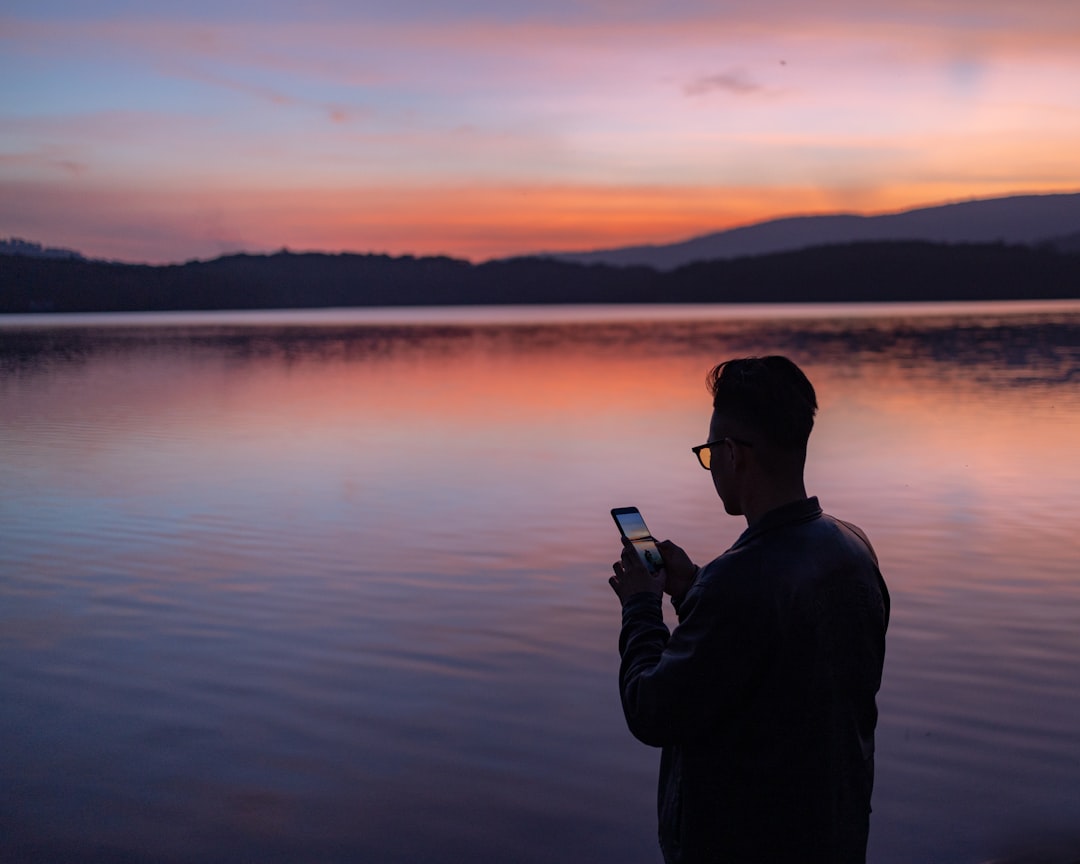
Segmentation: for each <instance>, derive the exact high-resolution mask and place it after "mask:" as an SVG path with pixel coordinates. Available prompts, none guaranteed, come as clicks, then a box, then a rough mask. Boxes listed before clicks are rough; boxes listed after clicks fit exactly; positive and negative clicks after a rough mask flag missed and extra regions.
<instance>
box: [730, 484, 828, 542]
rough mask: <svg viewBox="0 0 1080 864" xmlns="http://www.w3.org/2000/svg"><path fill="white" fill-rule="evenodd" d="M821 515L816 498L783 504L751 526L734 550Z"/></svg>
mask: <svg viewBox="0 0 1080 864" xmlns="http://www.w3.org/2000/svg"><path fill="white" fill-rule="evenodd" d="M820 515H821V505H820V504H818V499H817V497H816V496H812V497H810V498H804V499H802V500H801V501H792V502H791V503H790V504H782V505H781V506H779V507H777V508H776V509H774V510H770V511H769V512H768V513H766V514H765V515H764V516H762V517H761V518H760V519H758V521H757V522H755V523H754V524H753V525H750V526H749V527H748V528H747V529H746V530H745V531H743V533H742V534H740V535H739V539H738V540H736V541H735V545H734V546H732V547H731V548H732V549H738V548H739V547H741V546H745V545H747V544H748V543H752V542H753V541H754V540H756V539H757V538H758V537H760V536H761V535H762V534H765V533H767V532H769V531H774V530H775V529H777V528H781V527H783V526H785V525H795V524H797V523H799V522H812V521H813V520H814V519H817V518H818V517H819V516H820Z"/></svg>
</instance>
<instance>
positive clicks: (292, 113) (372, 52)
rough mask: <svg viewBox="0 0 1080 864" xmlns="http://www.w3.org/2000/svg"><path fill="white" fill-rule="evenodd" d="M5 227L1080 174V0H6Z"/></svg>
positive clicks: (4, 232)
mask: <svg viewBox="0 0 1080 864" xmlns="http://www.w3.org/2000/svg"><path fill="white" fill-rule="evenodd" d="M0 80H2V82H3V83H2V85H0V237H21V238H24V239H27V240H31V241H35V242H39V243H42V244H44V245H47V246H62V247H66V248H72V249H76V250H78V251H81V252H83V253H84V254H86V255H90V256H93V257H102V258H110V259H116V260H125V261H145V262H152V263H164V262H178V261H186V260H190V259H194V258H200V259H206V258H213V257H216V256H218V255H221V254H225V253H229V252H236V251H248V252H267V251H274V250H277V249H281V248H288V249H291V250H293V251H306V250H317V251H327V252H337V251H353V252H385V253H389V254H394V255H400V254H415V255H428V254H448V255H453V256H455V257H461V258H468V259H470V260H474V261H480V260H486V259H489V258H493V257H504V256H508V255H515V254H527V253H531V252H538V251H569V250H585V249H596V248H609V247H615V246H624V245H630V244H636V243H646V242H651V243H667V242H674V241H678V240H684V239H688V238H690V237H694V236H698V235H701V234H706V233H709V232H712V231H718V230H723V229H725V228H731V227H736V226H739V225H746V224H750V223H753V222H758V221H762V220H765V219H770V218H776V217H780V216H790V215H800V214H811V213H830V212H858V213H866V214H872V213H883V212H895V211H898V210H904V209H909V208H912V207H918V206H925V205H932V204H939V203H945V202H950V201H958V200H968V199H972V198H987V197H995V196H999V195H1009V194H1017V193H1032V192H1075V191H1080V4H1078V3H1077V0H814V2H807V0H621V2H618V3H616V2H612V0H582V2H569V0H545V2H543V3H538V2H535V0H532V2H528V3H526V2H522V0H498V2H496V0H464V2H455V3H447V2H445V0H443V2H437V0H395V2H382V0H378V2H362V0H359V2H358V0H353V2H345V0H308V2H304V3H292V2H281V0H259V2H254V0H251V2H231V0H218V2H209V0H186V2H184V3H170V2H160V0H95V2H94V3H88V2H85V0H79V2H72V0H5V2H4V4H3V5H2V6H0Z"/></svg>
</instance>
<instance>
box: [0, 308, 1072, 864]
mask: <svg viewBox="0 0 1080 864" xmlns="http://www.w3.org/2000/svg"><path fill="white" fill-rule="evenodd" d="M735 314H736V313H734V312H731V311H729V312H724V311H723V310H702V309H651V310H641V309H630V310H617V311H612V310H606V311H605V310H597V309H583V310H570V311H567V310H546V311H545V310H541V311H536V310H533V311H530V310H514V311H511V312H495V311H492V310H457V311H453V312H445V311H444V312H437V311H431V310H413V311H410V312H399V313H395V312H368V313H362V312H361V313H347V314H342V313H333V312H322V313H287V314H263V315H259V314H255V315H243V316H237V315H231V316H230V315H221V316H149V317H138V316H136V317H134V318H132V317H127V318H125V317H100V316H98V317H95V316H86V317H83V318H75V319H55V318H54V319H46V320H47V322H48V323H49V324H50V325H51V326H45V322H43V321H37V322H36V323H35V326H21V327H13V326H12V321H11V320H10V319H8V320H7V321H3V320H2V319H0V772H2V782H0V860H3V861H11V862H19V861H74V862H77V861H123V862H192V861H199V862H238V861H258V862H290V864H291V862H338V861H348V862H380V864H381V862H422V861H434V862H458V861H499V862H502V861H506V862H553V861H559V862H582V864H584V862H601V864H603V862H628V864H634V862H641V864H647V862H653V864H655V862H658V861H659V853H658V851H657V849H656V843H655V815H654V807H653V796H654V788H655V777H656V770H657V763H658V754H657V752H656V751H654V750H651V749H649V748H647V747H644V746H643V745H640V744H638V743H637V742H635V741H634V740H633V739H632V738H631V737H630V735H629V733H628V732H627V731H626V729H625V727H624V725H623V721H622V717H621V713H620V709H619V703H618V694H617V690H616V672H617V667H618V657H617V654H616V639H617V632H618V624H619V614H618V608H617V601H616V599H615V597H614V595H613V594H612V593H611V591H610V589H609V588H608V586H607V584H606V579H607V575H608V572H609V567H610V562H611V561H612V560H614V558H615V557H616V556H617V554H618V543H617V536H616V533H615V529H614V526H613V525H612V524H611V520H610V517H609V516H608V510H609V509H610V508H611V507H613V506H621V505H637V506H638V507H640V508H641V510H642V512H643V513H644V514H645V517H646V518H647V520H648V522H649V525H650V526H651V527H652V528H653V530H654V531H655V532H656V533H657V534H658V535H660V536H661V537H670V538H671V539H673V540H675V541H676V542H679V543H680V544H682V545H683V546H685V547H686V548H687V550H688V551H689V552H690V554H691V556H692V557H693V558H695V560H697V561H699V562H704V561H706V560H708V559H709V558H711V557H712V556H713V555H715V554H718V553H719V552H721V551H722V550H723V549H724V548H726V546H727V545H728V544H729V543H730V542H731V541H732V540H733V539H734V538H735V537H736V536H737V534H738V533H739V531H740V530H741V528H742V527H743V526H742V524H741V523H740V522H739V521H738V520H735V519H732V518H730V517H726V516H724V514H723V511H722V508H721V507H720V505H719V502H718V501H717V500H716V499H715V494H714V493H713V491H712V486H711V483H710V482H709V479H708V477H707V475H706V474H705V473H704V472H703V471H702V470H701V469H700V468H698V466H697V464H696V462H695V460H694V458H693V456H692V455H691V453H690V451H689V448H690V446H691V445H693V444H698V443H700V442H702V441H704V440H705V437H706V432H707V426H708V419H709V403H708V396H707V394H706V392H705V389H704V374H705V372H706V370H707V368H708V367H709V366H710V365H712V364H713V363H715V362H717V361H718V360H720V359H724V358H727V357H730V356H734V355H743V354H747V353H762V352H774V351H779V352H783V353H787V354H789V355H790V356H792V357H793V358H794V359H796V360H797V361H798V362H799V363H800V364H802V365H803V366H804V367H805V368H806V370H807V372H808V374H809V375H810V377H811V379H812V380H813V381H814V382H815V384H816V386H817V388H818V393H819V398H820V402H821V413H820V419H819V422H818V426H817V429H816V430H815V433H814V436H813V437H812V439H811V450H810V467H809V472H808V475H809V476H808V485H809V487H810V491H811V492H812V493H813V494H817V495H818V496H819V497H820V498H821V500H822V503H823V504H824V506H825V507H826V509H827V510H829V511H830V512H833V513H835V514H836V515H838V516H841V517H843V518H847V519H850V520H853V521H855V522H857V523H859V524H861V525H862V527H864V528H865V529H866V530H867V531H868V532H869V534H870V535H871V537H872V539H873V540H874V542H875V545H876V546H877V549H878V551H879V554H880V556H881V558H882V561H883V569H884V571H885V574H886V578H887V579H888V581H889V584H890V587H891V589H892V594H893V621H892V627H891V630H890V633H889V646H888V656H887V660H886V669H885V683H884V686H883V690H882V693H881V695H880V707H881V723H880V726H879V738H878V752H879V757H878V774H877V777H878V782H877V788H876V790H875V797H874V810H875V812H874V817H873V821H872V823H871V824H872V828H871V848H870V856H871V861H872V862H875V864H901V862H903V864H910V862H973V864H974V862H983V861H988V860H991V859H1008V860H1026V861H1043V862H1065V861H1074V860H1077V859H1080V828H1078V827H1077V826H1080V579H1078V576H1080V573H1078V570H1080V566H1078V562H1080V539H1078V538H1080V533H1078V531H1077V523H1078V521H1080V519H1078V517H1080V452H1078V445H1080V304H1071V305H1069V304H1066V305H1058V306H1039V307H1009V306H998V307H952V308H942V309H939V310H937V311H936V312H935V313H934V314H928V313H927V311H926V310H925V309H904V308H889V309H882V310H879V311H878V312H876V313H869V312H868V311H867V310H866V309H854V308H831V309H825V310H820V309H819V310H808V309H794V308H782V307H781V308H775V307H774V308H772V309H769V310H768V311H767V312H761V311H760V310H757V311H755V310H742V311H741V312H739V313H738V314H739V315H740V317H731V316H733V315H735ZM31 323H34V322H31Z"/></svg>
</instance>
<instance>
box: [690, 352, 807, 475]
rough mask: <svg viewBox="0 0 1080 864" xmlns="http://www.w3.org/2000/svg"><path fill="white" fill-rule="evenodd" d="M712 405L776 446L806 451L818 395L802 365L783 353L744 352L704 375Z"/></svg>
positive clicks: (748, 430) (783, 448)
mask: <svg viewBox="0 0 1080 864" xmlns="http://www.w3.org/2000/svg"><path fill="white" fill-rule="evenodd" d="M708 382H709V392H710V393H712V396H713V408H714V409H715V410H716V411H718V412H720V413H721V414H723V415H724V416H725V417H729V418H731V420H732V421H734V422H735V423H737V424H739V425H741V426H743V427H746V430H747V432H748V433H751V434H753V435H755V436H757V437H759V438H763V439H765V440H766V441H767V442H769V443H771V444H773V445H774V446H775V447H777V448H779V449H781V450H788V451H801V452H804V453H805V451H806V442H807V440H808V439H809V437H810V430H811V429H813V428H814V414H815V413H816V412H817V396H816V395H815V393H814V386H813V385H812V384H811V383H810V381H809V379H808V378H807V377H806V375H804V374H803V371H802V370H801V369H800V368H799V367H798V366H796V365H795V364H794V363H792V362H791V361H790V360H788V358H787V357H780V356H779V355H772V356H769V357H743V358H741V359H738V360H727V361H725V362H723V363H720V364H719V365H718V366H715V367H713V369H712V370H711V371H710V372H709V375H708Z"/></svg>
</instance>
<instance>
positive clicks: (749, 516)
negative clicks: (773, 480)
mask: <svg viewBox="0 0 1080 864" xmlns="http://www.w3.org/2000/svg"><path fill="white" fill-rule="evenodd" d="M806 498H807V495H806V486H805V485H804V484H803V482H802V480H801V479H800V480H799V482H798V483H792V484H787V485H778V486H772V487H770V486H759V487H757V488H756V489H755V490H754V492H753V493H751V494H750V495H748V496H747V500H746V502H745V503H744V506H743V515H744V516H745V517H746V524H747V525H754V524H755V523H757V522H759V521H760V520H761V518H762V517H763V516H764V515H765V514H766V513H768V512H770V511H772V510H775V509H776V508H777V507H783V506H784V505H785V504H792V503H794V502H795V501H805V500H806Z"/></svg>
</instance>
